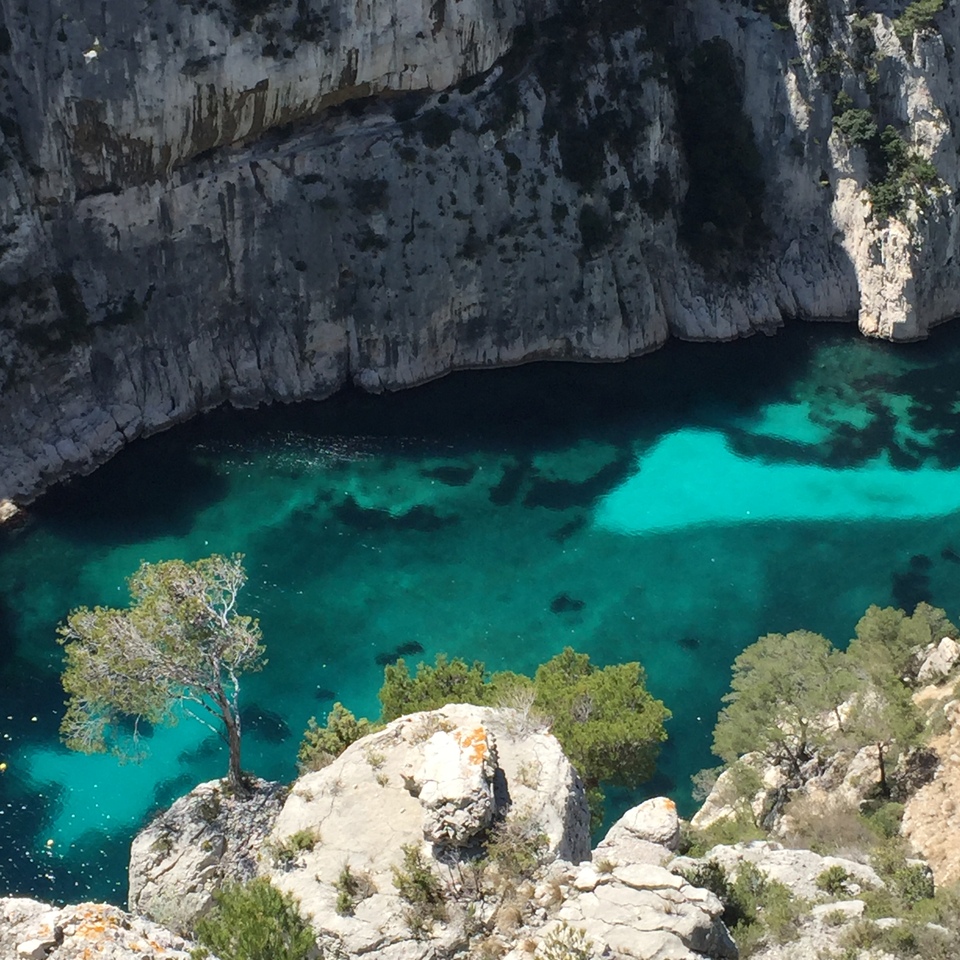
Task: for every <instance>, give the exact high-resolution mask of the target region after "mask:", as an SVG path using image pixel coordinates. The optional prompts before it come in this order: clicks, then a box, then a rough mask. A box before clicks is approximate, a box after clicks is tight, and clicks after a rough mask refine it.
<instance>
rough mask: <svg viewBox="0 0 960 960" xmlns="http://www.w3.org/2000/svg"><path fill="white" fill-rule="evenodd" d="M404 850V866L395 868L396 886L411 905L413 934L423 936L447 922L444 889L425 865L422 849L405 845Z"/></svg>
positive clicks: (408, 844) (409, 917) (408, 917)
mask: <svg viewBox="0 0 960 960" xmlns="http://www.w3.org/2000/svg"><path fill="white" fill-rule="evenodd" d="M401 849H402V851H403V866H402V867H397V866H394V867H393V885H394V886H395V887H396V888H397V893H398V894H399V895H400V897H401V898H402V899H403V900H406V902H407V903H408V904H409V907H410V909H409V910H408V912H407V914H406V919H407V924H408V926H409V927H410V931H411V933H413V934H414V935H415V936H420V935H422V934H424V933H426V932H428V931H429V929H430V927H431V925H432V923H433V921H435V920H444V919H445V918H446V916H447V906H446V903H445V902H444V895H443V887H442V886H441V884H440V879H439V878H438V877H437V875H436V874H435V873H434V872H433V871H432V870H431V869H430V867H429V866H428V865H427V864H426V863H425V862H424V859H423V854H422V853H421V852H420V848H419V847H418V846H416V845H415V844H412V843H405V844H404V845H403V847H402V848H401Z"/></svg>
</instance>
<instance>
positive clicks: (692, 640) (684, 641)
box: [677, 634, 700, 650]
mask: <svg viewBox="0 0 960 960" xmlns="http://www.w3.org/2000/svg"><path fill="white" fill-rule="evenodd" d="M677 643H678V644H679V645H680V646H681V647H683V649H684V650H699V649H700V641H699V640H698V639H697V638H696V637H694V636H691V635H690V634H684V635H683V636H682V637H681V638H680V639H679V640H678V641H677Z"/></svg>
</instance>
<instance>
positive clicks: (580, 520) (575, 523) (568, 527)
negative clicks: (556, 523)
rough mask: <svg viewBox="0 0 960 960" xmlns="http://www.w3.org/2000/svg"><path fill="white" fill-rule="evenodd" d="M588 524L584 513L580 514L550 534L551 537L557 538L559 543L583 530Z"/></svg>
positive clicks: (552, 538)
mask: <svg viewBox="0 0 960 960" xmlns="http://www.w3.org/2000/svg"><path fill="white" fill-rule="evenodd" d="M586 525H587V518H586V517H585V516H584V515H583V514H580V516H578V517H574V518H573V519H572V520H568V521H567V522H566V523H565V524H563V526H561V527H557V529H556V530H554V531H553V533H551V534H550V539H551V540H555V541H556V542H557V543H566V542H567V541H568V540H569V539H570V538H571V537H572V536H573V535H574V534H575V533H579V532H580V531H581V530H583V528H584V527H586Z"/></svg>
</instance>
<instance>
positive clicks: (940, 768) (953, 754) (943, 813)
mask: <svg viewBox="0 0 960 960" xmlns="http://www.w3.org/2000/svg"><path fill="white" fill-rule="evenodd" d="M943 713H944V715H945V717H946V720H947V730H946V731H945V732H944V733H942V734H941V735H940V736H938V737H935V738H934V739H933V740H932V741H931V742H930V749H931V750H932V751H934V753H935V754H936V755H937V756H938V758H939V763H938V764H937V767H936V770H935V773H934V776H933V778H932V779H931V780H930V782H929V783H926V784H925V785H923V786H922V787H920V789H919V790H917V791H916V793H914V794H913V796H911V797H910V798H909V799H908V800H907V803H906V805H905V808H904V811H903V823H902V826H901V833H902V834H903V836H904V837H906V838H907V839H908V840H909V841H910V843H911V845H912V846H913V847H914V848H915V849H916V850H918V851H919V852H920V853H921V854H922V856H923V857H924V858H925V859H926V860H927V861H928V862H929V864H930V868H931V870H932V871H933V876H934V879H935V881H936V883H937V886H938V887H946V886H949V885H951V884H954V883H956V882H957V881H958V880H960V803H958V797H960V701H957V700H954V699H951V700H949V701H948V702H947V703H946V704H944V706H943Z"/></svg>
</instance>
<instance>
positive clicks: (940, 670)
mask: <svg viewBox="0 0 960 960" xmlns="http://www.w3.org/2000/svg"><path fill="white" fill-rule="evenodd" d="M958 660H960V644H958V643H957V641H956V640H954V639H952V638H951V637H944V638H943V639H942V640H941V641H940V642H939V643H938V644H937V645H936V646H935V647H933V648H932V649H931V650H930V651H929V652H928V653H927V654H926V656H925V657H924V659H923V663H921V664H920V669H919V670H918V671H917V682H918V683H922V684H928V683H938V682H940V681H942V680H943V679H944V677H946V676H948V675H949V674H950V672H951V671H952V670H953V668H954V667H955V666H956V665H957V661H958Z"/></svg>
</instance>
